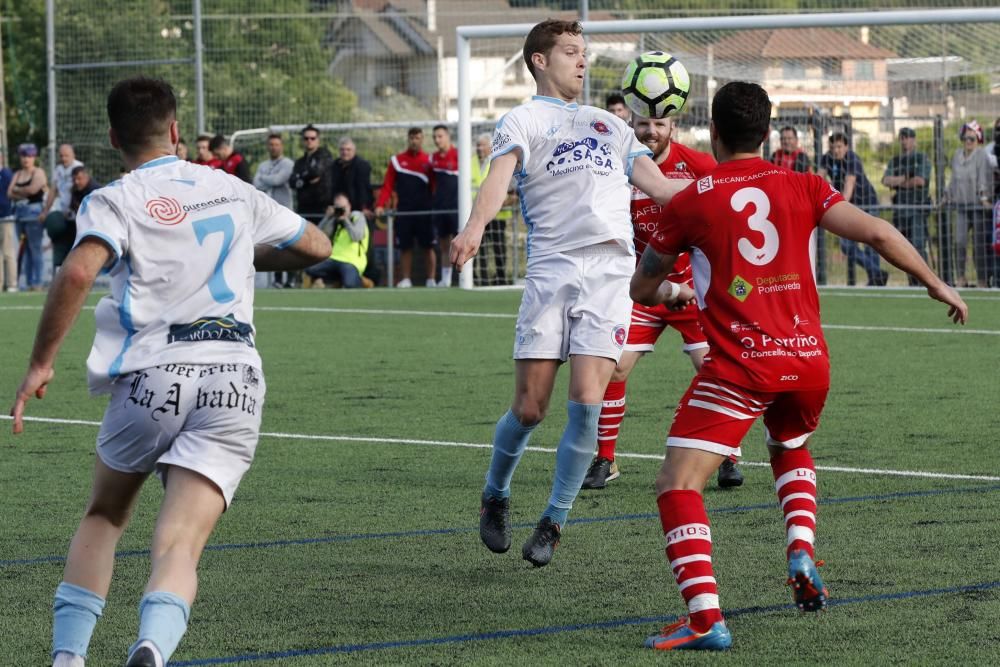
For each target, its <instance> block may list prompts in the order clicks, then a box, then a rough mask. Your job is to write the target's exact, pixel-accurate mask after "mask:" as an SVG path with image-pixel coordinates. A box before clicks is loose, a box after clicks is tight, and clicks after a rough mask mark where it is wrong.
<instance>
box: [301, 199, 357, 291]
mask: <svg viewBox="0 0 1000 667" xmlns="http://www.w3.org/2000/svg"><path fill="white" fill-rule="evenodd" d="M319 228H320V231H322V232H324V233H325V234H326V235H327V236H329V237H330V242H331V244H332V245H333V249H332V250H331V252H330V257H329V259H325V260H323V261H322V262H320V263H319V264H316V265H314V266H311V267H309V268H308V269H306V275H308V276H309V277H310V278H312V280H313V282H312V286H313V287H326V281H328V280H334V281H339V282H340V284H341V286H342V287H345V288H354V287H371V286H372V285H371V282H370V281H368V282H365V281H366V279H363V278H362V277H361V274H362V273H364V271H365V267H366V266H367V265H368V240H369V236H368V221H367V220H366V219H365V215H364V213H362V212H361V211H353V210H351V200H350V199H349V198H348V196H347V195H345V194H344V193H343V192H338V193H337V194H336V195H335V196H334V198H333V206H330V207H329V208H328V209H327V211H326V216H325V217H324V218H323V220H322V221H321V222H320V223H319Z"/></svg>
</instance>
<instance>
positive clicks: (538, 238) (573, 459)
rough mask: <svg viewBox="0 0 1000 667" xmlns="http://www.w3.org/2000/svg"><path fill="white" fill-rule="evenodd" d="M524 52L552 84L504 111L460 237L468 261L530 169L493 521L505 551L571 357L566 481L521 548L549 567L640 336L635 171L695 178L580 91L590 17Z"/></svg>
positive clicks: (558, 27)
mask: <svg viewBox="0 0 1000 667" xmlns="http://www.w3.org/2000/svg"><path fill="white" fill-rule="evenodd" d="M524 60H525V63H527V66H528V69H529V71H530V72H531V74H532V76H533V77H534V78H535V82H536V85H537V89H538V94H537V95H536V96H534V97H533V98H532V100H531V101H530V102H527V103H526V104H522V105H521V106H519V107H517V108H515V109H513V110H512V111H511V112H510V113H508V114H507V115H506V116H504V117H503V118H502V119H500V122H499V123H497V126H496V131H495V132H494V134H493V150H492V155H491V160H492V162H491V166H490V171H489V175H488V176H487V177H486V180H485V181H484V182H483V184H482V186H481V187H480V189H479V195H478V197H476V202H475V205H474V206H473V209H472V215H471V216H470V217H469V221H468V224H467V225H466V227H465V229H464V230H463V231H462V232H461V233H460V234H459V235H458V236H456V237H455V240H454V241H453V242H452V245H451V262H452V264H454V265H455V267H456V268H459V269H461V267H462V266H463V265H464V264H465V263H466V262H467V261H469V260H470V259H471V258H472V257H473V256H474V255H475V254H476V252H477V251H478V249H479V243H480V241H481V239H482V236H483V230H484V229H485V227H486V224H487V223H488V222H489V221H490V220H492V219H494V218H495V217H496V213H497V211H499V210H500V206H501V205H502V204H503V201H504V199H505V198H506V196H507V185H508V183H509V182H510V178H511V176H512V175H513V174H514V173H515V168H517V169H516V173H517V181H518V187H519V190H520V192H521V206H522V209H523V211H524V217H525V220H526V221H528V222H529V227H528V229H529V232H528V248H529V254H528V266H527V276H526V279H525V287H524V296H523V297H522V300H521V309H520V312H519V313H518V318H517V325H516V331H515V344H514V359H515V362H514V363H515V389H514V402H513V404H512V405H511V407H510V410H508V411H507V412H506V414H504V416H503V417H501V418H500V420H499V421H498V422H497V426H496V431H495V432H494V436H493V457H492V460H491V461H490V467H489V471H488V472H487V475H486V487H485V489H484V490H483V494H482V500H481V506H480V529H479V530H480V538H481V539H482V541H483V543H484V544H486V546H487V547H488V548H489V549H490V550H491V551H494V552H498V553H502V552H505V551H507V549H509V548H510V543H511V523H510V482H511V478H512V477H513V474H514V468H515V467H517V463H518V461H519V460H520V458H521V455H522V454H523V453H524V449H525V447H527V444H528V438H529V437H530V435H531V432H532V430H534V428H535V427H536V426H537V425H538V423H539V422H541V421H542V419H543V418H544V417H545V413H546V411H547V409H548V405H549V398H550V397H551V394H552V387H553V383H554V382H555V377H556V371H557V370H558V369H559V366H560V365H561V364H562V363H564V362H565V361H567V360H568V361H569V364H570V381H569V401H568V404H567V412H568V421H567V424H566V428H565V430H564V431H563V435H562V439H561V440H560V442H559V446H558V450H557V452H556V470H555V479H554V480H553V484H552V494H551V496H550V498H549V502H548V507H547V508H546V509H545V511H544V512H543V513H542V515H541V518H540V520H539V522H538V524H537V527H536V528H535V531H534V533H533V534H532V536H531V537H530V538H529V539H528V541H527V542H525V544H524V547H523V548H522V551H521V553H522V556H523V557H524V559H525V560H527V561H529V562H531V563H532V564H533V565H535V566H538V567H541V566H543V565H546V564H547V563H548V562H549V561H550V560H551V559H552V554H553V552H554V550H555V547H556V545H557V544H558V543H559V539H560V536H561V533H562V528H563V526H564V525H565V523H566V517H567V515H568V513H569V510H570V508H571V507H572V505H573V500H574V499H575V498H576V495H577V493H578V492H579V491H580V485H581V484H582V483H583V478H584V476H585V475H586V472H587V466H588V464H589V462H590V458H591V456H593V454H594V450H595V449H596V447H597V421H598V417H599V415H600V412H601V399H602V397H603V396H604V390H605V388H606V387H607V385H608V380H609V379H610V378H611V373H612V372H613V371H614V369H615V364H616V363H617V361H618V359H619V357H620V356H621V352H622V347H623V345H624V344H625V341H626V338H627V333H628V322H629V313H630V311H631V305H632V304H631V301H630V300H629V298H628V278H629V276H630V275H631V274H632V270H633V268H634V266H635V259H634V248H633V243H632V224H631V221H630V218H629V199H630V189H629V183H630V182H631V183H633V184H635V185H636V186H638V187H639V188H641V189H642V190H643V191H644V192H646V193H648V194H649V195H650V196H651V197H652V198H653V199H654V200H656V201H657V202H658V203H661V204H663V203H666V202H667V201H668V200H669V199H670V197H671V196H672V195H673V194H674V193H675V192H678V191H679V190H680V189H681V188H682V187H683V185H682V184H681V183H680V182H678V181H670V180H669V179H667V178H664V176H663V174H661V173H660V170H659V169H658V168H657V167H656V165H655V164H653V161H652V160H651V159H650V157H649V156H650V151H649V149H648V148H646V147H645V146H643V145H642V144H641V143H639V141H638V140H637V139H636V137H635V134H634V133H633V132H632V130H631V128H629V126H628V125H627V124H626V123H625V121H623V120H622V119H620V118H618V117H616V116H613V115H612V114H610V113H608V112H607V111H604V110H603V109H597V108H594V107H589V106H581V105H579V104H577V103H576V98H577V97H578V96H579V95H580V93H581V92H582V90H583V74H584V71H585V70H586V67H587V58H586V43H585V42H584V40H583V35H582V30H581V28H580V24H579V23H576V22H569V21H552V20H550V21H544V22H542V23H539V24H538V25H536V26H535V27H534V28H532V30H531V32H530V33H529V34H528V38H527V40H526V41H525V44H524ZM685 185H686V184H685ZM674 300H675V301H676V298H675V299H674Z"/></svg>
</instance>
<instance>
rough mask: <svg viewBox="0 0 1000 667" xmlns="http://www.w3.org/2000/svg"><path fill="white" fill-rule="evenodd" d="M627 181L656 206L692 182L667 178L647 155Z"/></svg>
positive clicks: (642, 158)
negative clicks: (654, 202) (647, 196)
mask: <svg viewBox="0 0 1000 667" xmlns="http://www.w3.org/2000/svg"><path fill="white" fill-rule="evenodd" d="M491 169H492V167H491ZM491 173H492V172H491ZM629 181H630V182H631V183H632V185H634V186H635V187H637V188H639V189H640V190H642V191H643V192H645V193H646V194H647V195H649V196H650V197H651V198H652V199H653V200H654V201H656V202H657V203H658V204H664V205H665V204H666V203H667V202H669V201H670V200H671V198H673V196H674V195H675V194H677V193H678V192H680V191H681V190H683V189H684V188H686V187H687V186H688V185H690V184H691V183H692V181H690V180H687V179H678V178H667V177H666V176H664V175H663V172H661V171H660V168H659V167H657V166H656V163H655V162H653V159H652V158H651V157H649V156H648V155H640V156H638V157H636V158H635V161H634V162H633V163H632V176H631V177H630V178H629Z"/></svg>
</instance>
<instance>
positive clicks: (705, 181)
mask: <svg viewBox="0 0 1000 667" xmlns="http://www.w3.org/2000/svg"><path fill="white" fill-rule="evenodd" d="M714 187H715V184H714V183H712V177H711V176H706V177H705V178H700V179H698V194H701V193H702V192H708V191H709V190H711V189H712V188H714Z"/></svg>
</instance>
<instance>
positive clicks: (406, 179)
mask: <svg viewBox="0 0 1000 667" xmlns="http://www.w3.org/2000/svg"><path fill="white" fill-rule="evenodd" d="M406 143H407V147H406V150H405V151H403V152H402V153H398V154H396V155H393V156H392V157H391V158H390V159H389V168H388V169H386V172H385V181H384V182H383V183H382V189H381V190H379V193H378V200H377V201H376V202H375V215H376V216H382V215H384V214H385V205H386V204H388V203H389V198H390V197H391V196H392V193H393V192H395V193H396V211H397V213H399V214H401V215H398V216H397V217H396V241H397V243H398V246H399V269H400V273H402V275H403V277H402V279H401V280H400V281H399V282H398V283H396V287H413V281H412V280H411V276H412V272H413V244H414V242H416V243H419V244H420V247H421V248H423V249H424V251H425V252H426V254H427V282H426V285H427V287H434V286H435V285H437V283H436V282H435V281H434V276H435V274H436V273H437V258H436V257H435V256H434V225H433V224H432V223H431V218H430V215H429V213H430V209H431V188H430V182H431V181H430V174H431V161H430V156H428V155H427V153H425V152H424V150H423V145H424V131H423V130H421V129H420V128H419V127H411V128H410V129H409V130H408V131H407V133H406ZM390 261H391V259H390Z"/></svg>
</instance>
